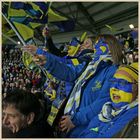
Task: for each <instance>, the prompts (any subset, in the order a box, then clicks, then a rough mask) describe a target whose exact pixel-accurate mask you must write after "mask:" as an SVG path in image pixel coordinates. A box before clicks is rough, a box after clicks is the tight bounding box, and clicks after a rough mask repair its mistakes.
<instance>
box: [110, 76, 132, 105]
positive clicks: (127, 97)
mask: <svg viewBox="0 0 140 140" xmlns="http://www.w3.org/2000/svg"><path fill="white" fill-rule="evenodd" d="M110 83H111V86H110V97H111V100H112V105H113V106H114V107H115V108H120V107H122V106H124V105H126V104H128V103H130V102H131V101H132V83H130V82H128V81H126V80H123V79H116V78H112V79H111V80H110Z"/></svg>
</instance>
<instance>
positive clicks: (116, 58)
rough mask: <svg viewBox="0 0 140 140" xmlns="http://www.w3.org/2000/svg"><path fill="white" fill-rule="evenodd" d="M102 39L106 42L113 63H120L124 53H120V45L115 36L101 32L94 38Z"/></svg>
mask: <svg viewBox="0 0 140 140" xmlns="http://www.w3.org/2000/svg"><path fill="white" fill-rule="evenodd" d="M99 39H103V40H104V41H105V43H107V44H108V47H109V51H110V53H111V56H112V59H113V63H114V64H122V62H123V59H124V55H123V53H122V45H121V44H120V43H119V41H118V40H117V39H116V38H115V36H113V35H110V34H101V35H99V36H98V37H97V38H96V40H99Z"/></svg>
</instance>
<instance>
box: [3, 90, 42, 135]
mask: <svg viewBox="0 0 140 140" xmlns="http://www.w3.org/2000/svg"><path fill="white" fill-rule="evenodd" d="M39 113H40V103H39V101H38V99H37V98H36V96H35V95H33V94H32V93H28V92H27V91H24V90H19V89H16V90H15V91H12V92H11V93H10V94H9V95H7V96H6V97H5V98H4V99H3V118H2V123H3V126H5V127H7V128H9V129H10V130H11V131H12V132H13V133H15V132H18V131H19V130H21V129H23V128H25V127H27V126H29V125H31V124H32V123H33V122H35V121H37V120H38V117H39Z"/></svg>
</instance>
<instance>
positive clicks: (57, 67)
mask: <svg viewBox="0 0 140 140" xmlns="http://www.w3.org/2000/svg"><path fill="white" fill-rule="evenodd" d="M36 54H38V55H44V56H45V57H46V60H47V62H46V64H45V65H44V68H45V69H46V70H47V71H48V72H49V73H50V74H52V75H53V76H54V77H56V78H58V79H59V80H64V81H67V82H74V81H75V80H76V78H77V77H78V76H79V75H80V73H81V71H82V69H83V68H84V67H85V63H82V64H79V65H77V66H74V65H72V64H65V63H62V62H61V61H60V60H59V59H58V57H57V56H55V55H53V54H50V53H48V52H46V51H44V50H42V49H37V51H36Z"/></svg>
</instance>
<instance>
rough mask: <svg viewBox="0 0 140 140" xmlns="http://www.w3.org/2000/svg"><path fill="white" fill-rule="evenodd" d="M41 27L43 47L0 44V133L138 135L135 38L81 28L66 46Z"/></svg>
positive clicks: (78, 136)
mask: <svg viewBox="0 0 140 140" xmlns="http://www.w3.org/2000/svg"><path fill="white" fill-rule="evenodd" d="M45 31H46V30H44V31H43V35H44V36H45V37H46V40H47V44H46V49H42V48H38V47H36V46H34V45H27V46H25V47H24V48H23V49H21V48H16V47H12V48H10V47H8V46H6V47H3V48H2V105H3V106H2V107H3V108H2V109H3V113H2V122H3V124H2V126H3V129H2V130H3V131H2V137H3V138H7V137H12V138H22V137H27V138H35V137H38V138H39V137H40V138H42V137H43V138H45V137H46V138H47V137H49V138H50V137H51V138H111V137H115V138H118V137H121V138H122V137H129V138H130V137H133V138H137V137H138V120H137V118H138V98H137V97H138V42H137V38H134V37H133V34H131V32H129V33H128V34H127V35H125V36H123V35H122V34H120V35H116V37H115V36H113V35H108V34H103V35H99V36H97V37H96V38H94V39H93V38H92V37H88V35H87V34H86V33H84V34H83V35H82V36H81V37H80V38H77V37H74V38H72V41H70V43H69V44H68V45H67V46H64V47H62V48H64V49H65V50H67V52H65V51H64V50H59V49H57V48H56V47H55V45H54V43H53V41H52V38H51V35H50V34H48V32H47V33H45ZM65 47H67V49H66V48H65ZM23 52H27V53H29V54H31V55H32V56H33V57H32V61H31V62H29V63H28V61H27V62H26V61H23V59H24V58H23V57H24V56H23ZM56 52H57V53H56ZM25 63H26V64H25ZM27 63H28V64H27ZM31 63H32V66H33V68H31ZM36 68H38V69H40V68H41V69H40V71H36V70H35V69H36ZM14 113H15V114H14ZM130 132H131V133H130Z"/></svg>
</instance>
